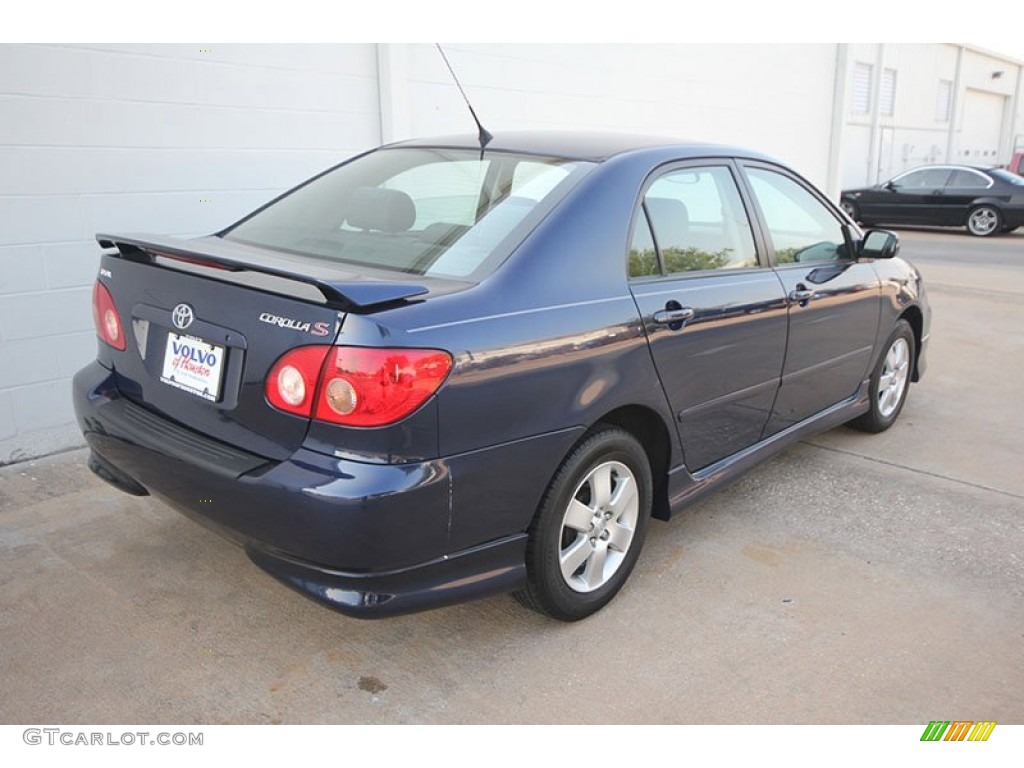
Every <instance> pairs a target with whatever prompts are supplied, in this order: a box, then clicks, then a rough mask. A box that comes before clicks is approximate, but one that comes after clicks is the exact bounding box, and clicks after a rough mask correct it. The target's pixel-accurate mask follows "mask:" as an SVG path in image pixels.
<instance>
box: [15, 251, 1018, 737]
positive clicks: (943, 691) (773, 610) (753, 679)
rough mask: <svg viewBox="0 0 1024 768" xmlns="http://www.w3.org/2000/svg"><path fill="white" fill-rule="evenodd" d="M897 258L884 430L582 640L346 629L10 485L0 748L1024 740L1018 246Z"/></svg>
mask: <svg viewBox="0 0 1024 768" xmlns="http://www.w3.org/2000/svg"><path fill="white" fill-rule="evenodd" d="M902 237H903V242H904V255H907V256H908V257H910V258H911V259H913V260H914V261H915V263H917V264H918V266H919V267H920V268H921V270H922V272H923V273H924V274H925V276H926V279H928V281H929V286H930V291H931V299H932V303H933V306H934V309H935V319H934V325H933V340H932V346H931V349H930V369H929V371H928V375H927V377H926V379H925V381H923V382H922V383H921V384H920V385H917V386H914V387H913V388H912V390H911V393H910V399H909V402H908V404H907V407H906V409H905V410H904V412H903V415H902V416H901V419H900V421H899V423H898V424H897V425H896V426H895V427H894V428H893V429H892V430H890V431H889V432H888V433H886V434H884V435H879V436H873V437H872V436H865V435H862V434H859V433H856V432H853V431H850V430H848V429H845V428H840V429H837V430H834V431H832V432H830V433H828V434H826V435H822V436H820V437H818V438H815V439H814V440H812V441H810V442H807V443H803V444H801V445H798V446H796V447H794V448H793V449H791V450H789V451H787V452H786V453H785V454H783V455H781V456H780V457H778V458H776V459H775V460H773V461H771V462H770V463H768V464H766V465H764V466H762V467H760V468H759V469H757V470H755V471H753V472H752V473H750V474H749V475H747V476H746V477H745V478H744V479H743V480H741V481H740V482H738V483H737V484H735V485H734V486H732V487H731V488H729V489H727V490H726V491H724V492H722V493H720V494H718V495H717V496H714V497H713V498H711V499H709V500H707V501H705V502H704V503H702V504H700V505H699V506H697V507H695V508H693V509H692V510H691V511H690V513H689V514H688V515H685V516H683V517H681V518H680V519H677V520H675V521H673V522H672V523H669V524H664V523H659V522H655V523H654V525H652V528H651V532H650V535H649V538H648V541H647V544H646V547H645V551H644V553H643V557H642V558H641V560H640V563H639V565H638V566H637V569H636V571H635V572H634V574H633V576H632V578H631V580H630V583H629V584H628V585H627V587H626V589H625V590H624V591H623V592H622V593H621V594H620V595H619V597H618V598H617V599H616V600H615V601H614V602H613V603H612V604H611V605H609V606H608V607H607V608H606V609H605V610H603V611H602V612H600V613H599V614H597V615H596V616H594V617H592V618H590V619H588V620H586V621H583V622H580V623H577V624H572V625H566V624H559V623H556V622H551V621H547V620H545V619H543V618H542V617H540V616H538V615H535V614H533V613H530V612H529V611H526V610H525V609H523V608H521V607H520V606H519V605H518V603H516V602H515V601H514V600H513V599H512V598H511V597H497V598H493V599H489V600H484V601H479V602H476V603H470V604H466V605H462V606H457V607H453V608H448V609H444V610H439V611H434V612H430V613H424V614H419V615H414V616H407V617H402V618H398V619H392V620H387V621H380V622H372V623H367V622H360V621H357V620H352V619H347V618H345V617H342V616H340V615H337V614H334V613H332V612H330V611H327V610H325V609H323V608H320V607H319V606H317V605H315V604H313V603H312V602H309V601H307V600H305V599H303V598H301V597H300V596H298V595H296V594H295V593H293V592H291V591H290V590H288V589H286V588H285V587H283V586H281V585H279V584H278V583H277V582H275V581H274V580H273V579H271V578H270V577H269V576H266V575H264V574H263V573H262V572H261V571H260V570H259V569H257V568H256V567H255V566H253V565H251V564H250V563H249V562H248V560H247V559H246V558H245V556H244V554H243V553H242V551H241V550H240V549H238V548H236V547H234V546H233V545H231V544H229V543H227V542H225V541H223V540H221V539H220V538H218V537H217V536H215V535H214V534H212V533H210V532H209V531H207V530H205V529H203V528H201V527H199V526H197V525H196V524H194V523H192V522H190V521H188V520H186V519H184V518H183V517H181V516H179V515H178V514H176V513H174V512H172V511H171V510H169V509H168V508H166V507H164V506H163V505H162V504H160V503H159V502H156V501H154V500H152V499H135V498H131V497H128V496H125V495H122V494H119V493H117V492H116V491H114V490H112V489H110V488H108V487H107V486H105V485H104V484H103V483H101V482H100V481H98V480H96V479H94V478H93V477H92V476H91V475H90V473H89V472H88V471H87V470H86V468H85V453H84V452H83V451H75V452H71V453H67V454H63V455H60V456H54V457H50V458H47V459H43V460H37V461H33V462H29V463H24V464H18V465H13V466H9V467H5V468H2V469H0V669H2V672H3V673H2V674H0V723H40V722H43V723H51V722H61V723H182V724H189V723H277V722H286V723H301V722H309V723H503V722H512V723H523V722H553V723H605V722H615V723H818V722H820V723H908V724H911V723H920V724H921V725H922V727H923V725H924V724H925V723H927V722H928V721H929V720H933V719H936V718H940V719H949V720H954V719H968V720H972V719H973V720H981V719H986V720H996V721H998V722H1000V723H1022V722H1024V653H1022V650H1024V472H1022V471H1021V468H1020V461H1021V458H1020V457H1021V456H1022V455H1024V408H1022V406H1021V402H1020V395H1021V384H1020V382H1021V380H1022V379H1024V236H1022V235H1021V234H1017V235H1014V236H1012V237H1005V238H999V239H997V240H993V241H991V242H988V241H978V240H976V239H972V238H967V237H965V236H961V235H958V234H956V233H935V232H927V231H917V232H910V231H905V232H903V233H902ZM1013 255H1016V256H1018V257H1019V258H1020V260H1019V261H1014V260H1013V258H1012V257H1013Z"/></svg>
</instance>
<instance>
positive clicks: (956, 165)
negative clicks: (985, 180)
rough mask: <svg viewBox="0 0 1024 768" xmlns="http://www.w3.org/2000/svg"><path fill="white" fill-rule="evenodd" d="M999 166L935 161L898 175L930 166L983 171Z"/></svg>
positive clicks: (926, 168)
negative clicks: (932, 163)
mask: <svg viewBox="0 0 1024 768" xmlns="http://www.w3.org/2000/svg"><path fill="white" fill-rule="evenodd" d="M998 167H999V166H997V165H964V164H962V163H935V164H934V165H918V166H916V167H914V168H908V169H907V170H905V171H902V172H900V173H898V174H897V176H905V175H906V174H908V173H912V172H914V171H925V170H928V169H929V168H950V169H953V170H958V169H965V170H968V171H981V172H982V173H985V172H986V171H994V170H996V169H997V168H998Z"/></svg>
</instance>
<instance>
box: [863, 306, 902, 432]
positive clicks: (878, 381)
mask: <svg viewBox="0 0 1024 768" xmlns="http://www.w3.org/2000/svg"><path fill="white" fill-rule="evenodd" d="M915 346H916V344H915V340H914V331H913V330H912V329H911V328H910V324H909V323H908V322H907V321H906V320H900V321H899V322H898V323H897V324H896V327H895V328H894V329H893V332H892V333H891V334H890V335H889V339H888V341H886V343H885V347H884V350H885V351H884V352H883V353H882V356H881V358H879V360H878V362H877V363H876V364H875V369H874V371H872V373H871V385H870V387H869V392H870V397H871V409H870V410H869V411H868V412H867V413H865V414H864V415H863V416H858V417H857V418H856V419H854V420H853V421H851V422H849V424H850V426H851V427H853V428H854V429H859V430H861V431H862V432H874V433H877V432H884V431H885V430H887V429H888V428H889V427H891V426H892V425H893V424H895V423H896V419H897V418H899V415H900V411H902V410H903V404H904V403H905V402H906V401H907V392H908V391H909V390H910V375H911V373H913V370H914V359H915V358H914V348H915Z"/></svg>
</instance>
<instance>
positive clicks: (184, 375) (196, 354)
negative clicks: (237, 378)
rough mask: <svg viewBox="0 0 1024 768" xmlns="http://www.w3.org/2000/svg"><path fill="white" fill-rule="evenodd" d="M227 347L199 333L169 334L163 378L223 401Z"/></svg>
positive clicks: (210, 398)
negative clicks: (193, 334)
mask: <svg viewBox="0 0 1024 768" xmlns="http://www.w3.org/2000/svg"><path fill="white" fill-rule="evenodd" d="M226 357H227V348H226V347H223V346H221V345H219V344H213V343H212V342H209V341H206V340H205V339H201V338H199V337H198V336H189V335H187V334H180V333H174V332H173V331H171V332H169V333H168V334H167V343H166V346H165V347H164V360H163V365H162V367H161V369H160V381H161V382H163V383H164V384H167V385H169V386H172V387H175V388H177V389H180V390H183V391H185V392H188V393H189V394H191V395H195V396H196V397H200V398H202V399H203V400H208V401H210V402H211V403H215V402H217V401H218V400H220V397H221V394H222V393H221V387H222V385H223V381H224V369H225V367H226V366H225V360H226Z"/></svg>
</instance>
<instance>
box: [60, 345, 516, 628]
mask: <svg viewBox="0 0 1024 768" xmlns="http://www.w3.org/2000/svg"><path fill="white" fill-rule="evenodd" d="M73 398H74V406H75V412H76V415H77V418H78V422H79V426H80V427H81V429H82V432H83V434H84V436H85V439H86V441H87V442H88V444H89V446H90V448H91V449H92V451H93V454H94V456H93V457H92V459H91V460H90V468H92V469H93V471H94V472H96V474H97V475H99V476H100V477H102V478H103V479H104V480H106V481H107V482H110V483H111V484H112V485H114V486H115V487H117V488H119V489H120V490H123V491H126V492H128V493H135V494H142V493H145V492H149V493H151V494H153V495H154V496H157V497H159V498H160V499H162V500H164V501H166V502H167V503H168V504H170V505H171V506H173V507H175V508H176V509H178V510H179V511H181V512H183V513H185V514H186V515H188V516H189V517H192V518H193V519H196V520H197V521H199V522H201V523H203V524H204V525H207V526H209V527H212V528H214V529H216V530H217V531H218V532H220V533H222V534H223V535H225V536H227V537H228V538H230V539H232V540H234V541H236V542H238V543H240V544H241V545H243V546H244V547H245V549H246V552H247V553H248V554H249V556H250V558H251V559H252V560H253V561H254V562H255V563H256V564H257V565H259V566H260V567H261V568H263V569H264V570H266V571H268V572H269V573H271V574H272V575H274V576H275V577H276V578H278V579H280V580H281V581H283V582H284V583H286V584H288V585H289V586H291V587H293V588H295V589H297V590H299V591H301V592H303V593H304V594H306V595H308V596H310V597H313V598H314V599H317V600H319V601H320V602H322V603H325V604H326V605H328V606H330V607H332V608H335V609H337V610H339V611H342V612H343V613H347V614H350V615H354V616H364V617H367V616H386V615H394V614H398V613H406V612H409V611H416V610H421V609H424V608H431V607H437V606H440V605H446V604H450V603H455V602H460V601H463V600H468V599H471V598H474V597H480V596H483V595H488V594H494V593H497V592H503V591H508V590H511V589H515V588H516V587H517V586H519V585H521V584H522V583H523V580H524V578H525V565H524V560H525V554H524V553H525V535H524V534H522V533H521V531H522V530H525V526H523V527H522V528H520V529H519V531H518V532H516V531H513V532H511V533H510V532H508V531H507V530H506V531H501V530H495V531H494V532H493V534H492V535H491V536H490V537H487V538H491V539H493V540H492V541H490V542H489V543H486V544H482V545H477V546H470V547H466V546H463V547H461V548H460V549H458V550H457V551H454V552H452V551H450V550H449V547H450V546H451V543H452V542H451V541H450V526H451V520H452V509H451V508H452V504H453V501H452V499H453V496H454V494H453V490H452V468H451V460H446V459H437V460H433V461H427V462H421V463H413V464H401V465H389V464H371V463H361V462H357V461H351V460H347V459H344V460H343V459H338V458H335V457H331V456H327V455H324V454H320V453H316V452H313V451H308V450H304V449H299V450H298V451H296V452H295V453H294V454H293V455H292V456H291V457H290V458H289V459H287V460H285V461H272V460H269V459H266V458H264V457H261V456H257V455H255V454H251V453H247V452H245V451H241V450H239V449H237V448H234V447H231V446H227V445H224V444H222V443H219V442H217V441H214V440H211V439H210V438H207V437H205V436H203V435H200V434H198V433H195V432H192V431H191V430H188V429H186V428H185V427H182V426H179V425H177V424H174V423H173V422H170V421H167V420H166V419H163V418H160V417H158V416H156V415H154V414H152V413H150V412H149V411H148V410H146V409H144V408H142V407H140V406H138V405H135V404H133V403H131V402H130V401H128V400H126V399H124V398H123V397H122V396H121V395H120V394H119V393H118V391H117V388H116V386H115V384H114V381H113V374H111V372H110V371H109V370H107V369H106V368H103V367H102V366H100V365H98V364H96V363H93V364H91V365H89V366H87V367H86V368H84V369H83V370H82V371H80V372H79V373H78V374H77V375H76V376H75V380H74V386H73Z"/></svg>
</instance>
